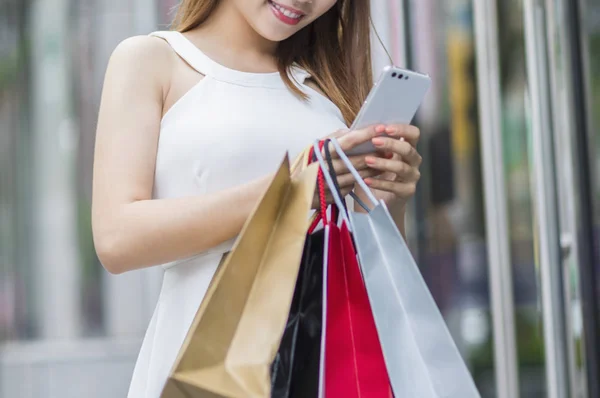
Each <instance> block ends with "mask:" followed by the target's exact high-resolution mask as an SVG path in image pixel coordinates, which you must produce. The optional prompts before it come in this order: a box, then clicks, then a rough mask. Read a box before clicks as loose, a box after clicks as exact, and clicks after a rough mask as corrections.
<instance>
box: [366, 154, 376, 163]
mask: <svg viewBox="0 0 600 398" xmlns="http://www.w3.org/2000/svg"><path fill="white" fill-rule="evenodd" d="M365 162H366V163H367V164H369V165H373V164H375V162H376V160H375V158H374V157H371V156H367V157H366V158H365Z"/></svg>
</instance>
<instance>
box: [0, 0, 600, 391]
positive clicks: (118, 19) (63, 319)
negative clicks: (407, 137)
mask: <svg viewBox="0 0 600 398" xmlns="http://www.w3.org/2000/svg"><path fill="white" fill-rule="evenodd" d="M478 1H479V0H478ZM530 1H531V0H506V1H500V0H481V2H483V3H485V4H486V5H487V6H488V7H490V9H493V10H494V12H493V13H490V14H482V13H477V12H476V8H477V6H478V4H476V3H475V2H474V1H473V0H381V1H379V0H374V1H373V3H375V2H376V4H374V13H373V19H374V25H375V27H376V29H377V31H378V33H379V35H380V36H381V38H382V39H383V42H384V44H385V46H386V47H387V50H388V53H390V55H391V57H392V58H393V59H394V61H395V62H396V63H397V64H400V65H401V66H407V67H409V68H413V69H415V70H418V71H422V72H425V73H428V74H430V75H431V77H432V80H433V86H432V89H431V91H430V93H429V95H428V97H427V100H426V102H425V103H424V104H423V106H422V108H421V109H420V112H419V114H418V117H417V119H416V124H417V125H418V126H419V127H420V128H421V130H422V133H423V138H422V142H421V144H420V148H419V149H420V152H421V154H422V155H423V158H424V163H423V166H422V180H421V183H420V185H419V189H418V192H417V195H416V197H415V200H414V201H413V202H412V203H411V207H410V212H409V214H408V216H407V226H408V228H407V233H408V236H407V238H408V241H409V244H410V246H411V249H412V251H413V254H414V255H415V258H416V259H417V262H418V263H419V265H420V266H421V269H422V273H423V275H424V277H425V279H426V281H427V283H428V285H429V287H430V289H431V292H432V294H433V296H434V298H435V301H436V303H437V304H438V306H439V307H440V310H441V311H442V313H443V315H444V317H445V319H446V321H447V324H448V326H449V329H450V331H451V333H452V335H453V337H454V338H455V340H456V342H457V345H458V347H459V349H460V351H461V352H462V354H463V357H464V359H465V361H466V362H467V365H468V366H469V368H470V369H471V371H472V373H473V375H474V378H475V381H476V384H477V386H478V388H479V390H480V392H481V395H482V397H485V398H487V397H490V398H491V397H498V398H517V397H514V396H505V395H502V394H501V393H499V391H503V390H502V387H503V386H504V384H505V383H506V380H504V379H502V375H504V374H506V372H505V369H500V368H499V366H500V365H502V364H505V363H508V364H507V365H506V366H509V367H513V368H514V371H515V374H516V375H517V379H518V392H519V394H520V396H521V397H523V398H534V397H546V396H550V391H551V389H549V387H548V386H549V385H550V384H551V383H550V382H551V381H552V380H549V379H548V377H549V376H548V375H549V374H551V372H550V370H551V369H550V367H549V365H548V364H549V363H550V362H549V360H548V358H547V355H548V352H550V351H549V350H548V347H547V341H548V340H545V337H546V336H547V330H545V327H544V325H545V318H544V311H543V308H544V305H546V304H545V302H544V300H543V299H542V293H543V292H547V290H545V289H549V287H548V286H547V285H546V284H545V282H544V278H543V273H542V269H543V263H542V260H541V259H540V250H539V248H540V244H541V243H540V240H541V239H542V237H540V233H539V232H540V231H539V219H536V217H539V214H540V213H539V211H538V210H539V209H536V203H538V202H536V198H537V197H538V196H537V195H538V193H537V191H536V189H535V186H536V181H535V179H536V175H537V174H536V173H535V170H536V167H537V166H536V164H535V161H534V151H535V145H534V143H533V134H532V131H533V130H534V128H535V127H536V126H535V123H536V119H535V118H534V117H533V114H534V109H533V107H534V105H532V90H533V88H532V84H533V83H532V81H530V80H531V76H530V74H528V69H527V65H528V60H530V59H531V56H532V54H530V49H528V47H527V45H526V44H527V43H526V31H527V28H528V23H530V22H528V20H527V18H526V7H525V6H526V5H527V4H529V3H528V2H530ZM537 3H539V4H541V3H544V6H543V7H542V13H544V15H548V21H547V24H548V30H547V32H548V37H547V40H548V46H547V47H548V48H547V49H546V50H547V51H549V53H550V56H549V62H548V65H547V67H548V68H549V71H550V72H551V73H550V74H551V75H552V78H551V79H550V80H551V81H550V82H548V84H549V85H552V87H553V91H552V92H553V93H554V94H555V95H554V96H553V97H554V98H553V101H555V103H554V107H555V108H554V109H562V108H563V107H564V108H565V109H566V108H567V105H568V104H569V103H572V102H573V101H575V100H576V99H578V100H580V101H581V103H582V104H585V110H583V111H582V112H581V115H583V116H584V117H585V120H584V121H583V122H582V121H580V122H582V123H583V124H582V125H583V126H585V127H586V128H585V129H584V130H582V131H585V134H584V133H582V132H580V131H576V129H575V128H573V126H572V125H570V124H569V123H567V122H565V123H564V124H563V125H562V126H563V128H557V126H560V124H557V123H558V122H556V123H555V124H554V126H555V127H554V130H557V131H559V132H560V134H562V135H560V134H559V133H557V131H554V132H553V134H554V135H555V136H556V142H557V143H559V144H560V143H561V142H563V141H561V140H562V139H564V140H565V141H564V142H567V141H569V140H575V138H577V137H579V138H581V137H583V136H584V138H585V140H584V142H585V143H587V146H586V148H585V149H586V150H587V152H586V153H587V158H586V159H587V162H584V163H576V165H575V166H571V167H572V169H573V170H572V172H573V173H577V175H578V176H579V180H578V181H580V185H577V184H575V185H573V186H572V187H571V186H570V185H568V184H567V185H565V184H562V183H558V184H557V186H558V192H557V198H558V202H559V205H560V207H561V211H560V223H559V225H560V229H561V230H560V231H558V233H559V235H560V237H561V241H560V242H556V245H555V246H556V250H563V249H564V247H563V246H561V247H559V245H567V246H568V243H569V239H571V241H574V242H575V243H574V246H573V247H577V244H579V243H581V242H580V241H581V240H586V239H587V240H589V242H590V243H591V246H590V247H591V248H592V249H593V250H594V251H593V255H594V256H595V257H594V258H593V260H591V261H588V260H586V259H585V258H584V257H582V256H578V255H575V254H572V255H570V256H568V255H566V254H565V256H566V257H565V264H562V267H563V268H564V270H565V272H564V273H563V274H564V279H565V280H564V284H565V286H567V287H566V288H565V299H564V305H565V308H567V310H565V311H566V315H565V317H566V319H567V324H566V325H565V328H566V329H568V331H569V332H568V337H569V339H570V340H569V342H568V344H569V347H570V348H569V349H570V351H569V358H570V360H571V361H572V364H570V366H569V371H570V372H572V373H571V374H570V375H569V380H571V384H573V385H572V386H571V391H576V392H575V393H573V394H574V395H573V396H574V397H577V398H587V397H592V396H593V395H592V393H591V392H590V391H586V388H584V387H582V388H576V387H577V386H579V385H581V386H584V385H586V378H585V377H583V376H582V375H584V374H585V373H586V370H587V371H588V375H587V378H588V379H589V378H590V377H592V376H593V374H589V369H592V368H590V366H589V365H588V364H590V363H591V362H590V361H591V359H592V358H591V357H590V356H591V354H590V353H589V348H587V347H586V341H587V342H588V344H592V343H589V342H591V341H592V340H590V339H593V338H594V336H593V335H590V333H591V332H590V330H593V329H594V328H596V329H597V328H598V326H599V325H598V324H595V325H588V324H586V322H588V323H589V320H587V319H586V317H585V316H584V314H585V310H582V308H584V309H585V308H587V307H585V304H586V302H588V303H589V302H590V301H589V300H593V301H592V302H593V303H595V304H594V305H595V308H598V302H599V301H600V284H599V283H600V278H599V277H598V275H600V116H599V115H600V77H599V76H598V73H596V71H598V70H600V4H599V3H598V1H596V0H579V3H577V4H578V7H576V8H573V9H571V7H574V5H573V4H574V3H573V2H570V1H567V0H546V1H545V2H536V4H537ZM177 4H178V0H120V1H115V0H79V1H74V0H38V1H36V2H33V1H30V0H0V278H1V279H0V397H6V398H12V397H16V396H19V397H38V396H44V397H46V396H47V397H54V396H61V397H65V396H67V397H71V396H86V397H91V398H93V397H95V396H98V397H99V396H124V394H125V392H124V391H125V390H126V388H127V384H128V381H129V376H130V374H131V370H132V366H133V361H134V360H135V357H136V354H137V349H138V348H139V343H140V342H141V338H142V336H143V334H144V331H145V328H146V326H147V323H148V321H149V319H150V316H151V313H152V311H153V308H154V304H155V302H156V298H157V294H158V289H159V287H160V282H161V273H160V270H144V271H139V272H135V273H130V274H126V275H120V276H112V275H108V274H107V273H106V272H105V271H104V270H103V268H102V266H101V265H100V264H99V261H98V259H97V256H96V254H95V251H94V246H93V240H92V236H91V228H90V227H91V219H90V201H91V179H92V175H91V172H92V167H91V166H92V162H93V149H94V137H95V125H96V119H97V110H98V106H99V100H100V92H101V87H102V82H103V75H104V71H105V69H106V64H107V62H108V58H109V56H110V53H111V52H112V50H113V49H114V47H115V46H116V45H117V43H119V42H120V41H121V40H123V39H124V38H126V37H128V36H132V35H136V34H147V33H149V32H151V31H153V30H156V29H168V27H169V25H170V22H171V20H172V17H173V15H174V10H175V8H176V6H177ZM480 4H481V3H480ZM565 10H570V12H572V13H573V15H574V16H575V17H576V20H577V21H580V23H579V24H578V25H576V26H575V28H574V29H576V30H578V32H579V33H578V35H576V36H568V37H567V38H566V39H564V37H563V36H562V33H561V32H560V31H559V27H561V26H563V25H564V24H563V23H562V22H561V21H562V19H561V16H562V15H563V13H564V12H565ZM486 15H488V16H486ZM491 16H493V18H496V20H495V21H494V23H493V24H490V23H489V22H490V21H488V20H483V21H482V20H481V19H482V18H483V19H485V18H488V17H491ZM477 26H480V27H484V28H487V27H489V26H498V27H499V28H498V29H495V30H494V32H492V33H493V34H492V35H491V36H490V37H493V38H494V42H495V46H493V48H492V47H490V48H485V49H482V47H481V46H480V45H478V41H477V39H478V37H477V35H478V34H479V33H477V32H478V30H477V29H476V28H477ZM479 32H481V31H479ZM557 32H558V33H557ZM553 34H555V35H556V36H557V37H560V38H563V41H562V42H561V41H560V40H558V39H556V38H554V37H553V36H552V35H553ZM564 40H566V41H564ZM575 41H577V45H578V48H580V50H581V51H580V52H579V55H578V56H577V57H576V58H573V57H574V56H573V55H572V54H571V53H569V54H566V53H563V52H562V51H566V50H564V48H567V47H569V46H570V45H571V44H573V45H575ZM374 43H377V42H376V41H374ZM376 45H377V44H376ZM561 48H562V49H563V50H560V49H561ZM380 50H381V49H375V50H374V54H375V59H374V64H375V65H376V72H375V73H377V71H378V68H379V67H380V66H382V65H384V64H386V63H387V62H388V59H387V54H385V52H383V51H380ZM482 50H486V57H487V56H488V55H489V54H488V53H487V52H489V53H490V54H496V55H495V56H496V57H497V61H498V71H497V84H498V88H499V92H498V95H497V98H496V103H497V107H498V112H497V113H498V115H499V120H498V136H499V138H501V139H500V140H499V142H501V146H502V148H501V149H502V151H501V153H502V157H501V159H499V168H500V169H501V171H502V175H503V178H504V183H505V187H506V195H505V197H503V198H494V199H495V200H497V201H501V202H502V203H505V204H506V209H507V217H506V218H507V219H506V224H507V227H508V230H507V236H506V238H507V241H508V253H507V258H508V259H509V263H510V264H509V266H510V270H511V274H512V280H510V281H509V282H508V283H509V285H510V290H511V297H510V300H509V301H510V307H511V309H512V310H514V317H515V319H514V328H512V329H513V330H511V331H510V333H514V337H515V342H516V347H515V351H516V353H515V354H516V358H515V360H514V361H511V360H508V361H502V359H503V358H505V357H506V356H507V354H506V353H505V352H501V351H500V352H499V351H498V348H497V346H496V345H495V342H496V341H497V339H498V338H499V334H500V333H505V331H504V332H502V331H500V330H498V326H497V322H495V321H494V315H495V312H494V311H496V309H497V308H499V307H498V306H497V305H495V303H494V300H495V299H494V295H493V294H492V293H493V292H492V290H493V286H494V283H495V281H494V278H495V276H494V275H498V274H497V273H496V274H494V273H493V272H492V267H493V266H494V260H495V259H494V258H492V257H490V256H491V253H496V252H497V251H495V250H496V249H497V247H498V246H497V245H498V242H497V241H496V239H495V238H491V237H490V236H488V235H489V231H490V228H491V229H494V228H495V225H490V220H489V219H488V218H489V203H490V198H489V197H486V195H485V192H488V191H486V189H485V186H486V183H489V181H486V178H485V176H486V175H489V174H486V173H485V165H484V163H485V162H484V160H486V159H485V157H486V156H491V154H487V153H486V151H484V150H483V148H484V145H483V140H484V139H485V138H486V134H494V133H492V132H491V131H487V130H485V129H484V128H483V127H482V115H487V114H489V112H488V111H489V109H488V107H490V106H491V105H490V104H488V102H487V99H485V96H484V87H483V85H484V84H487V82H485V81H484V82H483V83H482V82H481V80H480V79H479V77H480V74H481V73H482V72H488V71H480V70H478V65H480V64H478V62H477V60H478V57H480V56H481V51H482ZM559 50H560V51H559ZM553 51H556V53H554V52H553ZM565 54H566V55H565ZM561 56H562V57H566V59H567V60H571V61H572V62H571V63H572V65H574V66H573V67H577V66H578V67H579V68H580V69H581V75H582V79H581V83H580V84H578V83H577V81H576V80H572V79H571V77H570V75H571V74H570V73H569V72H568V71H569V69H565V63H564V62H562V63H561V62H558V60H560V59H561V58H560V57H561ZM485 76H492V75H491V74H488V73H486V74H485ZM567 94H568V95H567ZM566 112H567V111H565V114H566ZM553 116H555V118H556V119H557V120H558V117H557V116H556V115H553ZM573 117H575V118H576V117H577V114H576V113H575V116H573ZM561 120H562V119H561ZM565 120H568V118H567V116H565ZM578 134H583V135H582V136H581V137H580V136H579V135H578ZM579 138H577V139H579ZM559 144H557V146H558V147H560V145H559ZM557 153H560V152H559V151H557ZM557 159H558V160H557V166H556V167H557V176H556V178H557V180H560V179H561V178H571V177H569V174H568V173H565V171H564V168H563V165H564V163H561V162H564V161H565V159H567V157H565V158H564V159H563V158H560V157H558V158H557ZM568 159H571V157H568ZM571 160H572V161H573V162H576V159H575V157H573V159H571ZM571 160H570V161H571ZM574 164H575V163H574ZM582 170H584V171H585V173H583V174H581V173H580V172H581V171H582ZM559 175H560V178H558V176H559ZM582 186H583V187H584V188H585V189H581V187H582ZM582 195H588V196H589V198H588V199H589V204H590V206H589V209H588V213H589V214H588V213H585V212H582V211H575V210H571V207H573V208H577V209H579V207H577V206H576V205H577V203H580V202H581V203H583V202H584V201H583V202H582V199H581V198H582ZM583 207H585V206H583ZM583 207H582V208H583ZM584 210H585V209H584ZM584 219H585V220H591V227H592V229H593V231H594V233H595V235H592V236H589V234H588V235H583V236H581V234H579V235H578V234H576V233H574V234H572V235H569V234H567V233H566V232H565V231H566V230H567V229H568V228H567V227H569V226H570V225H571V224H572V225H573V230H577V229H578V227H577V226H578V225H580V224H581V225H583V224H582V222H583V221H582V220H584ZM569 223H571V224H569ZM565 242H566V243H565ZM580 246H581V247H583V246H584V245H583V243H581V244H580ZM565 247H566V246H565ZM574 252H577V251H574ZM584 276H587V277H588V279H589V278H592V279H591V281H587V282H590V286H592V287H591V288H589V287H588V285H586V284H585V283H586V280H583V281H582V278H584ZM584 279H585V278H584ZM590 289H591V290H590ZM559 293H561V294H562V292H559ZM590 294H591V295H592V296H594V297H593V298H591V297H590ZM586 300H587V301H586ZM582 303H583V304H582ZM496 304H497V303H496ZM496 315H497V314H496ZM597 319H598V318H596V320H597ZM598 334H600V330H597V332H596V338H597V337H598ZM591 346H593V345H591ZM592 356H593V355H592ZM40 363H42V364H44V365H43V366H42V365H39V364H40ZM36 364H38V365H36ZM100 365H101V366H102V369H103V370H102V371H100V370H99V366H100ZM592 365H593V364H592ZM502 366H504V365H502ZM40 369H42V370H40ZM596 370H597V369H596ZM37 372H46V373H37ZM74 372H78V373H74ZM549 372H550V373H549ZM509 373H510V372H509ZM40 374H41V375H42V376H39V375H40ZM49 374H51V376H47V375H49ZM73 374H78V375H80V378H79V379H73V377H72V375H73ZM98 375H102V376H98ZM38 376H39V377H38ZM596 376H597V378H600V375H596ZM499 377H500V379H499ZM63 378H64V379H63ZM99 378H100V379H103V380H105V381H106V380H114V383H112V384H111V385H110V386H109V384H110V383H101V382H99V381H98V380H99ZM44 380H45V381H44ZM61 380H65V381H64V383H61ZM68 380H71V383H73V385H72V386H70V387H69V384H68V383H69V382H68ZM32 383H33V384H32ZM44 383H46V384H44ZM25 384H27V385H28V386H29V387H27V388H25V387H23V386H24V385H25ZM38 384H39V386H38ZM590 385H591V384H590ZM49 386H50V387H52V388H53V389H50V387H49ZM65 386H66V387H65ZM574 386H575V387H574ZM40 391H54V392H53V393H48V394H49V395H47V394H46V393H43V392H40ZM76 393H77V394H76ZM53 394H55V395H53ZM68 394H76V395H68ZM94 394H96V395H94ZM559 396H560V395H557V396H556V398H558V397H559ZM553 397H554V396H553Z"/></svg>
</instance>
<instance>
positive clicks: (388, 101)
mask: <svg viewBox="0 0 600 398" xmlns="http://www.w3.org/2000/svg"><path fill="white" fill-rule="evenodd" d="M430 86H431V78H430V77H429V76H427V75H424V74H422V73H418V72H414V71H410V70H406V69H402V68H398V67H395V66H386V67H385V68H383V72H381V75H380V77H379V79H378V80H377V82H376V83H375V85H374V86H373V88H372V89H371V92H370V93H369V95H368V97H367V100H366V101H365V103H364V104H363V106H362V108H361V109H360V112H359V113H358V115H357V116H356V119H355V120H354V123H352V127H351V128H350V130H360V129H363V128H365V127H369V126H372V125H374V124H410V123H411V122H412V120H413V118H414V117H415V114H416V113H417V110H418V109H419V107H420V106H421V103H422V102H423V99H424V98H425V94H427V91H429V87H430ZM375 151H376V148H375V146H373V143H372V142H370V141H369V142H365V143H364V144H361V145H359V146H357V147H355V148H353V149H352V150H349V151H348V152H347V153H346V154H347V155H350V156H355V155H365V154H367V153H373V152H375Z"/></svg>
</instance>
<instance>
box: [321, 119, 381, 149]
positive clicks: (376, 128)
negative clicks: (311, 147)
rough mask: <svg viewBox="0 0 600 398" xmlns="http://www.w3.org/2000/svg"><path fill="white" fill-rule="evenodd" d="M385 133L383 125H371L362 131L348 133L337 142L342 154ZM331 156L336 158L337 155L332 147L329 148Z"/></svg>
mask: <svg viewBox="0 0 600 398" xmlns="http://www.w3.org/2000/svg"><path fill="white" fill-rule="evenodd" d="M384 133H385V126H384V125H373V126H369V127H367V128H364V129H360V130H354V131H350V132H348V133H347V134H345V135H344V136H342V137H340V138H339V140H338V142H339V143H340V147H341V148H342V150H343V151H344V152H346V151H349V150H350V149H352V148H354V147H356V146H358V145H360V144H363V143H365V142H368V141H370V140H372V139H373V138H375V137H377V136H378V135H382V134H384ZM330 150H331V156H332V157H333V156H335V157H337V156H338V155H337V153H335V148H333V146H331V147H330Z"/></svg>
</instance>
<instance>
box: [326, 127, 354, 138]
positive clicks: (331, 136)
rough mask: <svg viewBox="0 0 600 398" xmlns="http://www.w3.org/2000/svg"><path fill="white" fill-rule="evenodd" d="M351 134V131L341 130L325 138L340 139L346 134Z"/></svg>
mask: <svg viewBox="0 0 600 398" xmlns="http://www.w3.org/2000/svg"><path fill="white" fill-rule="evenodd" d="M349 132H350V130H349V129H339V130H338V131H336V132H335V133H333V134H331V135H328V136H327V137H325V138H340V137H342V136H344V135H346V134H348V133H349Z"/></svg>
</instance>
